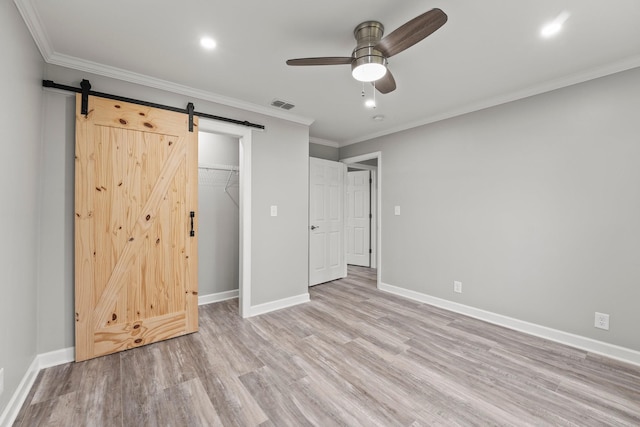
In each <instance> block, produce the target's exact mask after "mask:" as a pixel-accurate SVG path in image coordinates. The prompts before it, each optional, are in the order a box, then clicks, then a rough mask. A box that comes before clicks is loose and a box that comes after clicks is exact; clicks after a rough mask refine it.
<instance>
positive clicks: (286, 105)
mask: <svg viewBox="0 0 640 427" xmlns="http://www.w3.org/2000/svg"><path fill="white" fill-rule="evenodd" d="M271 106H272V107H276V108H282V109H283V110H291V109H292V108H293V107H295V105H293V104H292V103H290V102H288V101H282V100H280V99H274V100H273V101H271Z"/></svg>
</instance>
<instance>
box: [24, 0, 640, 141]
mask: <svg viewBox="0 0 640 427" xmlns="http://www.w3.org/2000/svg"><path fill="white" fill-rule="evenodd" d="M15 2H16V5H17V6H18V8H19V9H20V11H21V13H22V15H23V17H24V18H25V21H26V22H27V25H28V26H29V28H30V30H31V32H32V34H33V35H34V39H35V40H36V43H37V44H38V46H39V47H40V50H41V51H42V52H43V56H44V57H45V60H47V61H48V62H50V63H55V64H58V65H64V66H69V67H73V68H79V69H83V70H85V71H88V70H91V71H93V72H98V73H102V74H104V75H110V76H114V75H117V76H119V77H121V78H124V79H126V80H130V81H136V82H140V81H144V80H146V79H147V78H149V79H148V80H149V81H153V82H155V86H156V87H158V82H161V83H167V85H168V86H167V87H175V88H181V87H183V86H184V87H188V88H191V89H194V90H195V92H192V93H206V94H208V95H209V97H208V98H207V99H217V100H219V101H221V102H223V103H227V104H229V105H234V106H242V107H245V108H247V109H249V110H252V111H259V112H272V114H273V115H276V116H282V114H283V110H278V109H276V108H275V107H271V106H270V105H269V104H270V103H271V101H272V100H273V99H275V98H278V99H283V100H286V101H290V102H292V103H293V104H295V106H296V107H295V108H294V109H293V110H291V111H290V112H289V113H288V114H292V115H295V116H298V117H302V118H310V119H314V122H313V124H312V125H311V130H310V134H311V137H313V138H315V139H313V140H314V141H318V142H323V141H330V142H334V143H336V144H337V145H340V146H343V145H346V144H349V143H353V142H357V141H362V140H366V139H369V138H371V137H374V136H379V135H383V134H388V133H391V132H394V131H398V130H402V129H407V128H410V127H413V126H417V125H420V124H424V123H429V122H433V121H436V120H440V119H443V118H447V117H452V116H455V115H459V114H464V113H466V112H470V111H474V110H478V109H481V108H486V107H488V106H492V105H496V104H499V103H503V102H506V101H510V100H514V99H519V98H522V97H525V96H530V95H533V94H536V93H540V92H544V91H547V90H551V89H555V88H558V87H562V86H566V85H569V84H574V83H577V82H581V81H585V80H588V79H591V78H595V77H600V76H603V75H607V74H610V73H614V72H617V71H622V70H625V69H629V68H633V67H637V66H640V1H638V0H611V1H608V2H603V1H601V0H566V1H557V0H529V1H522V0H521V1H513V0H484V1H476V0H448V1H424V0H422V1H418V0H403V1H392V0H349V1H344V0H323V1H303V0H269V1H257V0H256V1H241V0H236V1H225V2H221V1H212V0H182V1H175V0H136V1H131V0H126V1H125V0H109V1H100V2H98V1H87V0H56V1H50V0H15ZM434 7H439V8H441V9H442V10H443V11H444V12H445V13H447V15H448V16H449V21H448V22H447V23H446V24H445V25H444V27H442V28H441V29H439V30H438V31H436V32H435V33H434V34H432V35H431V36H429V37H428V38H427V39H425V40H423V41H422V42H420V43H418V44H417V45H415V46H413V47H411V48H409V49H408V50H406V51H404V52H402V53H400V54H398V55H397V56H394V57H393V58H391V59H390V61H389V68H390V69H391V70H392V71H393V74H394V76H395V79H396V81H397V84H398V88H397V89H396V91H395V92H392V93H390V94H387V95H379V94H378V95H377V101H378V107H377V108H376V109H375V110H371V109H367V108H365V107H364V103H363V99H362V98H361V90H362V84H361V83H358V82H356V81H355V80H354V79H353V78H352V77H351V70H350V67H349V66H348V65H342V66H322V67H289V66H287V65H285V60H287V59H289V58H298V57H313V56H349V55H350V54H351V51H352V49H353V48H354V46H355V40H354V38H353V28H354V27H355V26H356V25H357V24H359V23H360V22H362V21H366V20H371V19H373V20H379V21H380V22H382V23H383V24H384V26H385V29H386V34H388V33H390V32H391V31H393V30H394V29H396V28H397V27H399V26H400V25H402V24H403V23H404V22H406V21H408V20H409V19H411V18H413V17H415V16H417V15H419V14H421V13H423V12H425V11H427V10H430V9H432V8H434ZM563 11H567V12H569V13H570V18H569V19H568V21H567V22H566V24H565V27H564V29H563V31H562V32H561V33H560V34H559V35H558V36H556V37H555V38H552V39H544V38H542V37H540V35H539V34H540V28H541V26H542V25H543V24H544V23H545V22H548V21H550V20H552V19H553V18H554V17H556V16H557V15H559V14H560V13H561V12H563ZM203 35H209V36H211V37H213V38H214V39H215V40H216V41H217V43H218V47H217V48H216V49H215V50H213V51H204V50H203V49H202V48H201V47H200V46H199V39H200V37H201V36H203ZM61 83H67V82H61ZM171 85H173V86H171ZM160 86H162V85H160ZM94 89H95V90H98V91H99V90H100V89H99V88H94ZM366 91H367V95H371V87H370V86H367V88H366ZM122 95H125V96H126V94H122ZM196 108H197V105H196ZM374 115H384V116H385V120H384V121H382V122H377V121H374V120H372V116H374ZM285 117H286V115H285Z"/></svg>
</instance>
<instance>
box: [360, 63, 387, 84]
mask: <svg viewBox="0 0 640 427" xmlns="http://www.w3.org/2000/svg"><path fill="white" fill-rule="evenodd" d="M385 74H387V67H385V66H384V65H383V64H378V63H375V62H369V63H365V64H360V65H358V66H356V67H354V68H353V70H352V71H351V75H352V76H353V78H354V79H356V80H358V81H359V82H374V81H376V80H379V79H381V78H383V77H384V75H385Z"/></svg>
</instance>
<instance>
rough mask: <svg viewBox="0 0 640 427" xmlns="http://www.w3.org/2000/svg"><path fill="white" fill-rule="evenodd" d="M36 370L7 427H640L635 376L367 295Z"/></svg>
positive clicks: (344, 283)
mask: <svg viewBox="0 0 640 427" xmlns="http://www.w3.org/2000/svg"><path fill="white" fill-rule="evenodd" d="M310 292H311V302H309V303H307V304H303V305H299V306H296V307H291V308H288V309H284V310H280V311H277V312H273V313H269V314H266V315H262V316H258V317H254V318H251V319H246V320H243V319H241V318H240V317H239V316H238V315H237V313H238V303H237V300H232V301H226V302H222V303H217V304H210V305H207V306H201V307H200V332H199V333H197V334H192V335H189V336H185V337H181V338H176V339H172V340H169V341H165V342H162V343H159V344H154V345H150V346H147V347H143V348H139V349H135V350H131V351H127V352H124V353H119V354H116V355H111V356H105V357H101V358H98V359H94V360H90V361H87V362H83V363H77V364H75V363H70V364H66V365H62V366H57V367H53V368H49V369H46V370H43V371H42V372H40V374H39V376H38V378H37V380H36V383H35V385H34V387H33V388H32V390H31V393H30V395H29V397H28V399H27V401H26V402H25V404H24V406H23V408H22V410H21V412H20V414H19V415H18V418H17V420H16V422H15V424H14V425H16V426H49V425H51V426H200V425H202V426H219V425H220V426H256V425H260V426H307V425H314V426H334V425H335V426H432V425H446V426H451V425H465V426H466V425H509V426H525V425H536V426H539V425H553V426H564V425H570V426H603V425H612V426H638V425H640V368H639V367H635V366H632V365H627V364H624V363H620V362H616V361H612V360H609V359H606V358H603V357H599V356H596V355H593V354H589V353H587V352H584V351H581V350H576V349H573V348H569V347H566V346H563V345H559V344H555V343H552V342H549V341H545V340H543V339H539V338H535V337H531V336H528V335H524V334H521V333H518V332H514V331H511V330H508V329H504V328H501V327H498V326H494V325H490V324H487V323H483V322H481V321H477V320H474V319H470V318H467V317H464V316H461V315H457V314H454V313H450V312H447V311H445V310H441V309H437V308H434V307H431V306H428V305H426V304H421V303H417V302H414V301H410V300H406V299H403V298H400V297H396V296H393V295H390V294H386V293H383V292H380V291H378V290H376V289H375V270H369V269H365V268H358V267H350V269H349V277H348V278H346V279H342V280H337V281H335V282H330V283H327V284H323V285H319V286H315V287H313V288H311V290H310Z"/></svg>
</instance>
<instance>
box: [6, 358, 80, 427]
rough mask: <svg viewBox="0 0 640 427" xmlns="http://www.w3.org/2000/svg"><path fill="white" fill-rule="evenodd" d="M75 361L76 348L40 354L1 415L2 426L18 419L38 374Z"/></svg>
mask: <svg viewBox="0 0 640 427" xmlns="http://www.w3.org/2000/svg"><path fill="white" fill-rule="evenodd" d="M74 360H75V349H74V347H69V348H63V349H62V350H56V351H51V352H49V353H41V354H38V355H37V356H36V357H35V358H34V359H33V362H32V363H31V365H30V366H29V369H28V370H27V372H26V373H25V374H24V376H23V377H22V381H20V384H19V385H18V388H17V389H16V391H15V392H14V393H13V396H12V397H11V400H10V401H9V403H8V404H7V407H6V408H5V409H4V411H3V412H2V415H0V426H1V427H4V426H10V425H12V424H13V422H14V421H15V420H16V417H17V416H18V413H19V412H20V408H22V405H23V404H24V402H25V400H26V399H27V396H28V395H29V392H30V391H31V387H33V383H34V382H35V380H36V378H37V377H38V373H39V372H40V371H41V370H42V369H45V368H50V367H52V366H58V365H62V364H65V363H69V362H73V361H74Z"/></svg>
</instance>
